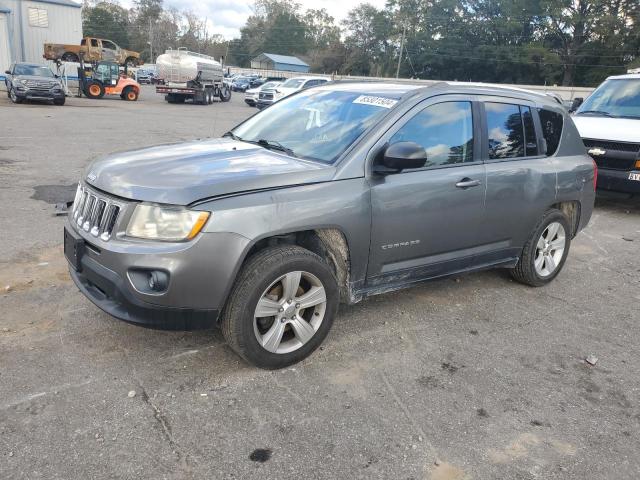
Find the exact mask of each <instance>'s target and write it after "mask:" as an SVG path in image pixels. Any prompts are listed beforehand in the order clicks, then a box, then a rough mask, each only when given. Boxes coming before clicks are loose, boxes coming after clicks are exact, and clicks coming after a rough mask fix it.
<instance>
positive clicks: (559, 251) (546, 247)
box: [533, 222, 567, 277]
mask: <svg viewBox="0 0 640 480" xmlns="http://www.w3.org/2000/svg"><path fill="white" fill-rule="evenodd" d="M566 244H567V239H566V233H565V231H564V227H563V226H562V224H560V223H559V222H552V223H550V224H549V225H547V228H545V229H544V231H543V232H542V235H541V236H540V238H539V239H538V243H537V244H536V255H535V259H534V261H533V265H534V267H535V269H536V273H537V274H538V275H539V276H541V277H548V276H549V275H551V274H552V273H553V272H555V271H556V269H557V268H558V265H559V264H560V261H561V260H562V256H563V255H564V249H565V247H566Z"/></svg>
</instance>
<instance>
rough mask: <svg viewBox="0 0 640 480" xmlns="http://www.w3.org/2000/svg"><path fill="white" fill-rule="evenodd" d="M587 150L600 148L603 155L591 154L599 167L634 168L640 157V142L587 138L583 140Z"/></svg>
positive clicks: (611, 168)
mask: <svg viewBox="0 0 640 480" xmlns="http://www.w3.org/2000/svg"><path fill="white" fill-rule="evenodd" d="M582 141H583V142H584V145H585V147H587V150H591V149H592V148H599V149H601V150H604V152H605V153H604V154H602V155H594V154H591V156H592V158H593V159H594V160H595V162H596V165H598V167H599V168H608V169H610V170H625V171H628V170H633V169H634V168H635V164H636V160H638V159H640V143H625V142H607V141H602V140H593V139H589V138H585V139H583V140H582Z"/></svg>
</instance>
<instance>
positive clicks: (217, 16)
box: [120, 0, 385, 39]
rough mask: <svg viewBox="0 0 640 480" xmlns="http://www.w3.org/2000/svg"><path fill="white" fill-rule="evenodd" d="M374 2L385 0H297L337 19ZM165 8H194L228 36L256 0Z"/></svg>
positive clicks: (174, 3) (171, 0) (172, 1)
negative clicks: (359, 5)
mask: <svg viewBox="0 0 640 480" xmlns="http://www.w3.org/2000/svg"><path fill="white" fill-rule="evenodd" d="M365 1H367V3H371V4H372V5H375V6H376V7H378V8H381V7H383V6H384V4H385V0H298V2H299V3H300V4H301V5H302V8H303V9H307V8H324V9H326V10H327V11H328V12H329V15H331V16H332V17H334V18H335V19H336V21H337V22H339V21H340V20H343V19H344V18H345V17H346V16H347V13H348V12H349V10H351V9H352V8H354V7H355V6H357V5H358V4H360V3H364V2H365ZM120 3H121V4H122V5H123V6H127V7H129V6H131V4H132V1H131V0H124V1H121V2H120ZM164 5H165V8H167V7H175V8H177V9H178V10H191V11H193V12H194V13H196V14H197V15H198V16H199V17H200V18H206V19H207V22H208V24H209V28H210V32H211V33H219V34H221V35H224V37H225V38H226V39H231V38H235V37H239V36H240V27H242V26H243V25H244V23H245V21H246V20H247V17H248V16H249V15H251V13H252V12H251V8H252V6H253V0H198V1H197V2H194V1H192V0H164Z"/></svg>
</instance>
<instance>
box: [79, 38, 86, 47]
mask: <svg viewBox="0 0 640 480" xmlns="http://www.w3.org/2000/svg"><path fill="white" fill-rule="evenodd" d="M86 44H87V39H86V38H83V39H82V40H80V45H82V46H84V45H86Z"/></svg>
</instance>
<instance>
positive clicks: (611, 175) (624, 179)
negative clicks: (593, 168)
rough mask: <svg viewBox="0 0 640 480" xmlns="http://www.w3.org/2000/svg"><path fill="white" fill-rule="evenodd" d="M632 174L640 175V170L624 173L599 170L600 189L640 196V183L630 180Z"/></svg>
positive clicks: (604, 169)
mask: <svg viewBox="0 0 640 480" xmlns="http://www.w3.org/2000/svg"><path fill="white" fill-rule="evenodd" d="M631 174H638V175H640V170H632V171H624V170H612V169H609V168H598V188H601V189H603V190H614V191H616V192H624V193H636V194H640V181H638V180H630V179H629V177H630V176H631Z"/></svg>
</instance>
